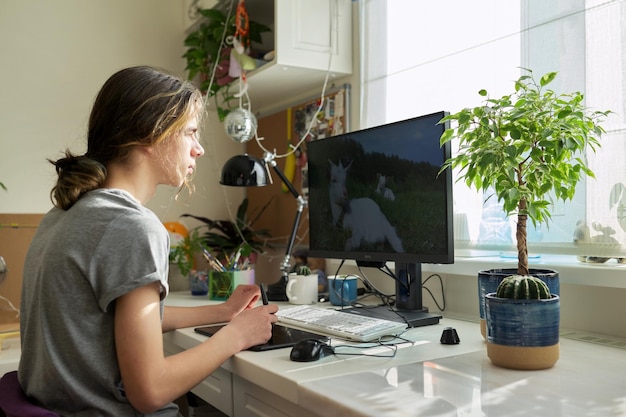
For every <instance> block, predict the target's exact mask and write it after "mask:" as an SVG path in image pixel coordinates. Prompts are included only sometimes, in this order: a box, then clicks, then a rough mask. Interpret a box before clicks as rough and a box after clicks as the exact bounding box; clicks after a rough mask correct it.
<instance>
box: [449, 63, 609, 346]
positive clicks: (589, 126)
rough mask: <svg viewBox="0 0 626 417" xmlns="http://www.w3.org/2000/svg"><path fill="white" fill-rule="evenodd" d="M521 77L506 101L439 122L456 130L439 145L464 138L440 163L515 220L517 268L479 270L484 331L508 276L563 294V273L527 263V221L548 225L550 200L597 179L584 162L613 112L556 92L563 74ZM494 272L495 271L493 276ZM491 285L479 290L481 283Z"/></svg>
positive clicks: (488, 103) (487, 102)
mask: <svg viewBox="0 0 626 417" xmlns="http://www.w3.org/2000/svg"><path fill="white" fill-rule="evenodd" d="M524 71H525V72H526V73H525V74H523V75H522V76H521V77H520V78H519V79H518V80H517V81H516V82H515V91H514V93H513V94H511V95H505V96H503V97H501V98H489V97H488V93H487V91H485V90H480V91H479V94H480V95H481V96H483V97H486V99H485V102H484V104H482V105H480V106H478V107H475V108H466V109H463V110H461V111H459V112H458V113H454V114H450V115H448V116H446V117H444V118H443V119H442V120H441V123H443V122H446V121H448V122H450V123H451V127H450V128H449V129H447V130H446V131H445V132H444V133H443V135H442V136H441V143H442V144H443V143H446V142H449V141H451V140H453V139H454V138H457V139H458V140H459V151H458V153H457V154H456V155H455V156H453V157H452V158H450V159H449V160H448V161H446V162H445V164H444V165H443V167H442V171H443V170H445V169H447V168H460V172H459V180H463V181H464V182H465V183H466V184H467V185H468V186H470V187H474V188H476V189H477V190H479V191H482V192H487V191H488V190H490V189H492V190H493V196H491V197H492V198H496V199H497V201H498V202H500V203H502V205H503V209H504V211H505V213H506V214H507V216H512V215H515V216H516V217H517V225H516V234H515V235H516V241H517V254H518V264H517V269H511V270H500V269H498V270H487V271H481V273H483V272H484V273H485V274H484V275H486V276H487V277H488V279H485V280H483V279H481V273H479V300H480V311H481V331H482V332H483V335H484V325H485V323H484V294H486V293H489V292H493V291H494V290H495V288H496V287H497V285H498V284H499V282H500V281H501V280H502V279H503V278H504V277H505V276H507V275H512V274H519V275H529V274H530V275H542V276H545V278H546V279H548V277H552V279H551V282H549V283H548V286H549V287H551V292H552V293H554V294H558V293H559V288H558V273H557V272H556V271H551V270H531V269H529V264H528V246H527V235H526V225H527V221H528V219H529V218H530V220H531V221H532V222H533V224H535V225H537V224H541V223H544V222H547V221H548V220H549V219H550V217H551V213H550V209H551V199H554V200H559V201H567V200H571V199H572V198H573V196H574V192H575V190H576V185H577V184H578V182H579V181H580V180H581V179H583V178H584V176H585V175H586V176H588V177H593V176H594V174H593V172H592V171H591V170H590V169H589V167H588V166H587V164H586V161H585V159H584V153H585V151H587V150H593V151H595V150H596V149H597V148H599V147H600V143H599V138H600V136H601V135H602V133H604V129H603V128H602V127H601V126H600V122H601V121H602V120H603V119H604V118H605V117H606V116H607V115H608V114H609V113H610V111H588V109H587V108H585V107H584V106H583V95H582V94H581V93H579V92H575V93H570V94H561V95H557V94H556V93H555V92H554V91H553V90H551V89H548V88H547V86H548V84H550V83H551V82H552V81H553V80H554V79H555V77H556V76H557V73H556V72H549V73H547V74H545V75H544V76H542V77H541V78H540V79H539V81H536V80H535V78H534V76H533V73H532V71H531V70H528V69H524ZM491 273H493V275H492V276H491V277H490V275H491ZM483 284H485V285H487V286H488V288H486V289H485V288H481V285H483Z"/></svg>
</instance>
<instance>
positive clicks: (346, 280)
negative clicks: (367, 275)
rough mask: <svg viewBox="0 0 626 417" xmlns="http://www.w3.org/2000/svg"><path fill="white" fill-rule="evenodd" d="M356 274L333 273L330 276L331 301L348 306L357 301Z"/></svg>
mask: <svg viewBox="0 0 626 417" xmlns="http://www.w3.org/2000/svg"><path fill="white" fill-rule="evenodd" d="M357 280H358V277H357V276H356V275H331V276H329V277H328V293H329V295H330V297H329V298H330V303H331V304H332V305H334V306H348V305H351V304H352V303H354V302H355V301H356V295H357Z"/></svg>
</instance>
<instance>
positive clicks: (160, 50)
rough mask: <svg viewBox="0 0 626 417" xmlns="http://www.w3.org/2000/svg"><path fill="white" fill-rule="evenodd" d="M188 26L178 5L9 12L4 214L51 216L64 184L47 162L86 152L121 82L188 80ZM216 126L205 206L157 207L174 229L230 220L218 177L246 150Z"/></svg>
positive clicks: (0, 27) (2, 8)
mask: <svg viewBox="0 0 626 417" xmlns="http://www.w3.org/2000/svg"><path fill="white" fill-rule="evenodd" d="M186 22H188V20H186V10H185V9H184V6H183V2H179V1H171V0H133V1H126V0H106V1H104V0H96V1H89V2H83V1H76V0H56V1H54V2H42V1H37V0H21V1H2V2H0V39H3V41H2V42H1V43H0V56H2V62H3V65H2V67H0V74H1V75H2V79H3V82H2V84H1V85H0V126H2V130H1V131H0V181H1V182H3V183H4V184H5V185H6V186H7V188H8V191H7V192H4V191H0V213H44V212H46V211H48V210H49V208H50V207H51V203H50V199H49V193H50V188H51V187H52V185H53V181H54V180H55V174H54V170H53V168H52V166H51V165H50V164H49V163H47V162H46V158H54V159H56V158H57V157H59V156H60V154H61V152H62V151H63V150H65V148H70V149H71V150H72V151H73V152H76V153H82V152H84V151H85V149H86V145H85V131H86V125H87V120H88V117H89V111H90V108H91V105H92V102H93V100H94V98H95V95H96V94H97V92H98V90H99V89H100V87H101V86H102V84H103V83H104V81H105V80H106V79H107V78H108V77H109V76H110V75H111V74H112V73H113V72H115V71H117V70H118V69H121V68H123V67H127V66H132V65H139V64H149V65H154V66H158V67H163V68H165V69H167V70H170V71H172V72H174V73H177V74H180V75H183V76H184V75H185V73H184V66H185V63H184V60H183V59H182V58H181V56H182V54H183V52H184V47H183V39H184V37H185V24H186ZM9 40H10V41H9ZM208 124H209V127H208V128H206V129H205V131H204V133H203V141H204V142H203V144H204V146H205V148H206V150H207V156H206V157H204V158H201V159H200V160H199V161H198V175H197V178H198V181H197V187H198V193H197V196H194V198H193V199H191V200H188V201H181V202H176V201H172V199H173V196H174V190H171V189H163V190H159V193H158V196H157V198H156V199H155V200H154V201H153V202H151V204H150V207H151V208H153V209H154V210H155V211H156V213H157V214H158V215H159V216H161V217H162V218H163V219H164V220H175V219H177V218H178V215H179V214H181V213H183V212H187V211H192V212H194V213H204V214H206V215H220V216H221V215H227V212H226V207H225V205H224V204H223V201H222V197H223V194H222V190H221V187H219V186H218V184H217V181H216V180H215V175H216V173H218V170H219V167H221V163H222V162H223V161H224V160H225V158H222V157H221V155H225V156H227V155H230V154H234V153H237V152H239V151H240V145H237V144H235V143H234V142H232V141H230V140H228V139H226V137H225V135H224V134H223V133H222V129H221V127H219V128H217V129H215V130H212V129H211V127H212V126H217V125H218V123H217V120H216V118H215V117H214V114H213V115H212V117H210V118H209V120H208ZM204 178H207V179H204ZM234 195H236V196H240V195H241V193H240V192H239V193H236V194H234ZM216 197H217V198H216ZM237 200H239V197H237ZM237 205H238V202H237V204H235V208H236V207H237ZM213 213H215V214H213Z"/></svg>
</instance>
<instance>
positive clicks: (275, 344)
mask: <svg viewBox="0 0 626 417" xmlns="http://www.w3.org/2000/svg"><path fill="white" fill-rule="evenodd" d="M222 327H224V326H223V325H217V326H205V327H196V328H195V329H193V330H194V331H195V332H196V333H200V334H201V335H204V336H209V337H210V336H213V335H214V334H215V333H216V332H217V331H218V330H219V329H221V328H222ZM306 339H316V340H321V341H322V342H326V341H328V337H326V336H321V335H319V334H315V333H310V332H307V331H304V330H298V329H292V328H290V327H285V326H281V325H280V324H274V325H273V327H272V338H271V339H270V340H269V341H268V342H267V343H265V344H263V345H257V346H252V347H251V348H249V349H248V350H253V351H255V352H262V351H265V350H272V349H280V348H285V347H292V346H293V345H295V344H296V343H298V342H299V341H301V340H306Z"/></svg>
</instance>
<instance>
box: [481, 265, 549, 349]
mask: <svg viewBox="0 0 626 417" xmlns="http://www.w3.org/2000/svg"><path fill="white" fill-rule="evenodd" d="M511 275H517V268H504V269H484V270H482V271H478V305H479V311H480V334H482V335H483V338H485V339H486V331H485V295H487V294H488V293H490V292H496V289H497V288H498V285H499V284H500V282H501V281H502V280H503V279H504V278H506V277H508V276H511ZM530 275H532V276H534V277H537V278H540V279H541V280H542V281H543V282H545V283H546V285H547V286H548V288H549V289H550V292H551V293H552V294H556V295H560V293H561V291H560V284H559V273H558V272H557V271H554V270H552V269H531V270H530Z"/></svg>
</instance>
